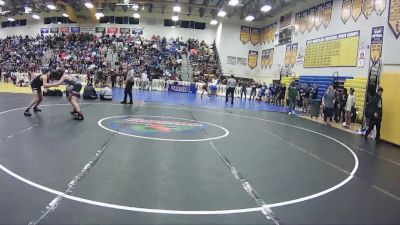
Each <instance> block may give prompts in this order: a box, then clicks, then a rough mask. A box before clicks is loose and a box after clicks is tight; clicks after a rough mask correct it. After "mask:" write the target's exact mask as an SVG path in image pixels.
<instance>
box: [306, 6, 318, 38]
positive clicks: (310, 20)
mask: <svg viewBox="0 0 400 225" xmlns="http://www.w3.org/2000/svg"><path fill="white" fill-rule="evenodd" d="M315 10H316V7H312V8H310V9H309V12H308V20H307V30H308V32H311V31H312V29H313V27H314V23H315Z"/></svg>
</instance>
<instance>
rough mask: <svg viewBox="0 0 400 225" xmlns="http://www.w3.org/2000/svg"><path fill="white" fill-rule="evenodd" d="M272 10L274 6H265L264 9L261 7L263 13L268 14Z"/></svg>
mask: <svg viewBox="0 0 400 225" xmlns="http://www.w3.org/2000/svg"><path fill="white" fill-rule="evenodd" d="M271 9H272V6H270V5H264V6H263V7H261V9H260V10H261V11H263V12H268V11H270V10H271Z"/></svg>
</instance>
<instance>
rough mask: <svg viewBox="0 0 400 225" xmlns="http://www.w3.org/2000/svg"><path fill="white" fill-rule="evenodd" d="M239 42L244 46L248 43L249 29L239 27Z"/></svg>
mask: <svg viewBox="0 0 400 225" xmlns="http://www.w3.org/2000/svg"><path fill="white" fill-rule="evenodd" d="M240 41H241V42H242V43H243V44H246V43H247V42H249V41H250V27H246V26H241V27H240Z"/></svg>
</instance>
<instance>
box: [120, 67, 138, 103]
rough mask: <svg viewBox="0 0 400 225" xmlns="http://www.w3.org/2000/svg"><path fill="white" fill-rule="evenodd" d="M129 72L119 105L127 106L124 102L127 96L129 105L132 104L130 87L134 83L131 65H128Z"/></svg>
mask: <svg viewBox="0 0 400 225" xmlns="http://www.w3.org/2000/svg"><path fill="white" fill-rule="evenodd" d="M128 68H129V72H128V74H127V76H126V80H125V82H126V84H125V92H124V100H123V101H122V102H121V104H127V102H126V100H127V98H128V95H129V100H130V101H129V104H133V97H132V87H133V85H134V82H135V70H133V67H132V65H129V67H128Z"/></svg>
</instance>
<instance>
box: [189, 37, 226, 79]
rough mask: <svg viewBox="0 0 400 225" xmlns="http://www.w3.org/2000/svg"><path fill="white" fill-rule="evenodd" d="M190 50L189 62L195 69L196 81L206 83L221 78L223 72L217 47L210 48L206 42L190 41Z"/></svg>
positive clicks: (194, 76)
mask: <svg viewBox="0 0 400 225" xmlns="http://www.w3.org/2000/svg"><path fill="white" fill-rule="evenodd" d="M188 48H189V50H190V52H189V53H190V55H189V61H190V64H191V65H192V67H193V78H194V80H195V81H202V82H205V81H209V80H210V79H212V78H219V77H221V74H222V72H221V67H220V65H219V59H218V53H217V51H216V48H215V45H212V46H209V45H207V44H206V43H205V42H204V41H202V42H199V41H198V40H196V39H189V40H188Z"/></svg>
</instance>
